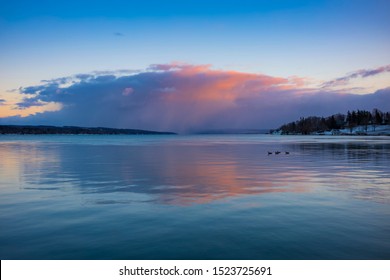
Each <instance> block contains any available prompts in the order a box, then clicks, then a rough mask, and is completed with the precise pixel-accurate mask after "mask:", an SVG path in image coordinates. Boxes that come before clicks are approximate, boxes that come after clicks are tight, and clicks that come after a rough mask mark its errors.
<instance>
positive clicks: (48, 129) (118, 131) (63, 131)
mask: <svg viewBox="0 0 390 280" xmlns="http://www.w3.org/2000/svg"><path fill="white" fill-rule="evenodd" d="M0 134H2V135H10V134H11V135H12V134H13V135H26V134H27V135H56V134H58V135H176V133H174V132H165V131H163V132H161V131H151V130H142V129H122V128H108V127H78V126H45V125H0Z"/></svg>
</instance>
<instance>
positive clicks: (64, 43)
mask: <svg viewBox="0 0 390 280" xmlns="http://www.w3.org/2000/svg"><path fill="white" fill-rule="evenodd" d="M389 14H390V1H387V0H337V1H336V0H328V1H324V0H317V1H309V0H297V1H292V0H275V1H268V0H267V1H266V0H257V1H254V0H253V1H251V0H240V1H232V0H225V1H212V0H208V1H204V0H197V1H194V0H189V1H173V0H167V1H154V0H153V1H118V0H111V1H98V0H95V1H70V0H69V1H62V0H58V1H46V0H44V1H23V0H21V1H4V0H0V42H1V43H0V124H43V125H60V126H61V125H80V126H108V127H118V128H119V127H120V128H137V129H152V130H169V131H176V132H189V131H196V130H207V129H225V128H242V129H256V128H258V129H260V128H276V127H278V126H280V125H282V124H283V123H286V122H290V121H293V120H295V119H297V118H300V117H305V116H310V115H320V116H328V115H331V114H336V113H345V112H346V111H347V110H354V109H365V110H372V109H373V108H378V109H380V110H382V111H390V102H389V101H390V32H389V30H390V17H389V16H388V15H389Z"/></svg>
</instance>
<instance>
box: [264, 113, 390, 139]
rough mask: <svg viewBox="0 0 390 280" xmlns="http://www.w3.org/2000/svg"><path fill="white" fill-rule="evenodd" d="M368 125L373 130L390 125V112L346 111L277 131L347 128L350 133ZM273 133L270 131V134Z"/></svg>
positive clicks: (300, 121)
mask: <svg viewBox="0 0 390 280" xmlns="http://www.w3.org/2000/svg"><path fill="white" fill-rule="evenodd" d="M369 125H372V126H373V129H374V130H375V127H376V126H378V125H390V112H382V111H380V110H379V109H373V110H372V111H371V112H370V111H365V110H356V111H348V113H347V114H346V115H345V114H335V115H331V116H329V117H326V118H324V117H315V116H311V117H307V118H300V119H299V120H298V121H295V122H290V123H287V124H284V125H282V126H281V127H279V128H278V129H277V131H281V133H282V134H311V133H315V132H318V133H321V132H324V131H332V130H339V129H345V128H348V129H350V132H352V130H353V128H355V127H357V126H363V128H364V129H365V130H366V131H367V128H368V126H369ZM273 132H274V131H272V130H271V133H273Z"/></svg>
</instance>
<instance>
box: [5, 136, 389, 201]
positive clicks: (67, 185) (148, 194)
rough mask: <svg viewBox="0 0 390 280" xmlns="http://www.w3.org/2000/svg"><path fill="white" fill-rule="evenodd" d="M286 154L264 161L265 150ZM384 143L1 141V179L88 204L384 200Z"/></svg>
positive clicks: (386, 175)
mask: <svg viewBox="0 0 390 280" xmlns="http://www.w3.org/2000/svg"><path fill="white" fill-rule="evenodd" d="M275 147H276V148H277V149H281V150H283V149H288V150H290V151H291V154H290V155H279V156H268V155H267V150H269V149H270V148H275ZM389 147H390V144H386V143H381V144H373V143H371V144H370V143H368V144H367V143H358V142H357V143H314V142H301V143H289V144H282V143H278V144H276V146H275V144H272V143H259V144H253V143H247V144H244V145H242V144H241V145H235V144H234V143H230V144H219V145H215V144H210V145H197V144H194V145H191V144H188V145H173V144H170V143H169V142H168V143H164V144H154V145H75V144H71V145H69V144H67V145H62V144H58V143H43V142H42V143H40V142H37V143H27V142H26V143H1V144H0V158H1V159H2V161H1V163H0V174H1V177H2V178H3V179H2V181H3V182H7V184H8V185H12V184H13V185H14V186H19V187H21V188H23V189H44V190H62V191H64V192H65V193H66V192H69V191H76V192H79V193H80V194H82V195H83V194H85V195H89V196H88V199H86V201H88V203H96V204H115V203H132V202H148V203H151V202H153V203H160V204H173V205H194V204H205V203H210V202H213V201H216V200H221V199H229V198H233V197H238V196H245V195H261V194H267V193H279V192H310V191H322V190H324V188H326V189H327V190H332V191H342V192H346V193H348V194H349V195H351V196H352V197H355V198H359V199H368V200H374V201H377V202H382V203H389V198H390V190H389V187H388V186H389V185H390V170H389V167H388V165H387V164H386V162H387V163H388V162H389V161H390V148H389Z"/></svg>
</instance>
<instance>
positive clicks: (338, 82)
mask: <svg viewBox="0 0 390 280" xmlns="http://www.w3.org/2000/svg"><path fill="white" fill-rule="evenodd" d="M385 72H390V65H385V66H381V67H378V68H375V69H360V70H358V71H355V72H352V73H350V74H349V75H346V76H344V77H339V78H337V79H334V80H331V81H327V82H325V83H323V84H322V87H323V88H327V87H334V86H344V85H347V84H348V82H349V81H350V80H351V79H356V78H367V77H370V76H375V75H378V74H381V73H385Z"/></svg>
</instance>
